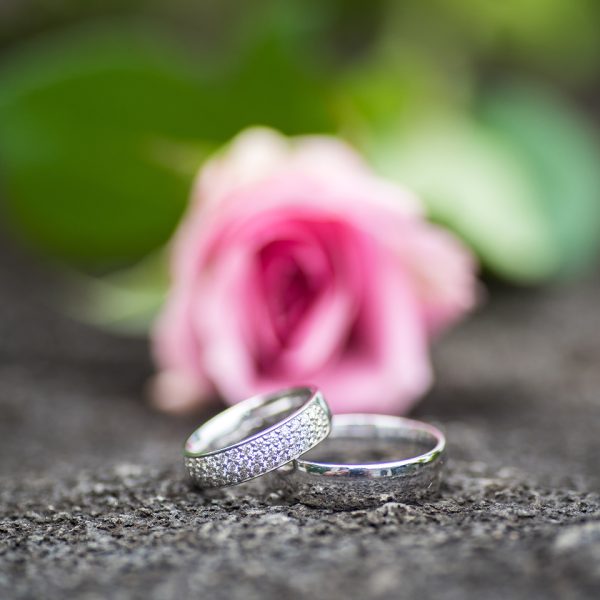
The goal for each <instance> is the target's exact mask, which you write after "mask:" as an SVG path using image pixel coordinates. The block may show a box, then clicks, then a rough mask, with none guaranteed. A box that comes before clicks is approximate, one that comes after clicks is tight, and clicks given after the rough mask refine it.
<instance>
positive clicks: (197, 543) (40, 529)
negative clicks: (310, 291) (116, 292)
mask: <svg viewBox="0 0 600 600" xmlns="http://www.w3.org/2000/svg"><path fill="white" fill-rule="evenodd" d="M2 250H5V251H4V252H2V253H0V254H1V255H2V256H3V258H2V261H0V289H2V294H0V597H1V598H7V599H9V598H19V599H21V598H22V599H25V598H35V599H38V598H48V599H53V598H56V599H64V598H85V599H90V600H92V599H94V600H95V599H100V598H108V597H109V598H115V599H121V598H123V599H129V598H140V599H142V598H143V599H144V600H148V599H152V598H156V599H161V600H162V599H171V598H173V599H175V598H177V599H181V598H188V597H189V598H192V597H202V598H210V599H215V600H220V599H223V600H235V599H238V598H239V599H243V600H253V599H260V600H269V599H270V598H281V597H285V598H286V599H287V600H294V599H296V598H324V599H329V598H332V599H333V598H360V599H364V598H374V599H387V598H390V599H391V598H395V599H397V598H447V599H454V598H455V599H457V600H465V599H470V598H473V599H483V598H489V599H496V598H497V599H499V600H500V599H502V600H504V599H506V598H517V599H518V598H523V599H525V598H527V599H534V600H535V599H537V598H539V599H544V600H547V599H552V598H575V599H577V598H597V597H599V595H600V572H599V570H598V565H599V564H600V496H599V494H598V492H599V491H600V470H599V469H598V458H599V457H600V435H598V432H599V431H600V391H599V390H600V369H598V365H599V364H600V336H599V335H598V332H599V331H600V322H599V319H600V311H599V310H598V297H599V295H598V294H599V292H600V285H599V284H598V283H597V282H594V281H591V282H587V283H585V282H584V283H580V284H577V285H573V286H571V287H568V288H558V289H548V290H544V291H543V292H542V291H540V292H525V291H515V290H507V289H502V288H494V289H492V290H491V292H490V300H489V301H488V305H487V306H485V307H484V308H483V309H482V310H481V311H480V313H479V314H478V315H476V316H475V318H473V319H472V320H471V321H469V322H468V323H466V324H464V325H463V326H462V327H460V328H459V329H457V330H456V331H455V332H454V333H453V334H452V335H450V336H448V337H447V338H446V339H445V340H443V341H442V342H441V344H440V345H439V346H438V348H437V350H436V353H435V362H436V370H437V374H438V383H437V385H436V387H435V389H433V390H432V392H431V393H430V394H429V395H428V397H427V398H426V399H425V401H424V402H423V403H422V404H421V405H420V406H419V407H418V409H417V410H416V412H415V415H416V416H417V417H420V418H424V419H426V420H430V421H432V422H434V423H436V424H438V425H439V426H441V427H442V428H443V429H444V430H445V431H446V433H447V436H448V439H449V445H450V457H451V460H450V461H449V465H448V468H447V473H446V477H445V480H444V483H443V485H442V489H441V492H440V494H439V496H438V497H436V498H433V499H431V500H430V501H427V502H425V501H423V502H419V503H416V504H401V503H387V504H384V505H383V506H379V507H375V508H371V509H368V510H355V511H348V512H334V511H331V510H322V509H315V508H309V507H306V506H303V505H301V504H293V503H290V502H287V501H286V500H285V499H284V498H283V497H281V496H280V495H278V494H277V493H273V492H271V491H269V490H268V489H267V488H266V487H265V486H264V485H263V484H262V483H261V482H260V481H257V482H254V483H250V484H246V485H244V486H240V487H239V488H234V489H228V490H225V491H216V492H211V493H202V492H198V491H196V490H193V489H191V488H190V487H189V485H188V484H187V482H186V481H185V480H184V478H183V475H182V469H181V466H180V457H179V453H180V447H181V443H182V442H183V439H184V438H185V436H186V434H188V433H189V432H190V431H191V429H193V428H194V427H195V426H196V425H197V423H198V422H200V420H202V419H204V418H206V416H207V415H206V414H198V415H195V416H193V417H188V418H185V419H184V418H179V419H175V418H173V417H167V416H164V415H159V414H156V413H154V412H153V411H152V410H151V409H150V408H148V406H147V405H146V403H145V402H144V399H143V397H142V396H143V385H144V381H145V379H146V378H147V376H148V375H149V374H150V373H151V365H150V362H149V360H148V358H147V347H146V344H145V342H143V341H132V340H127V339H118V338H116V337H112V336H109V335H106V334H102V333H99V332H97V331H94V330H92V329H90V328H88V327H85V326H83V325H81V324H77V323H74V322H72V321H69V320H68V319H66V318H65V317H62V316H60V315H59V314H57V313H56V312H55V311H54V310H53V309H52V308H51V305H50V304H49V302H48V301H47V298H48V293H49V292H52V291H53V290H56V289H57V287H56V278H55V277H54V276H52V275H49V274H48V272H46V271H42V270H39V269H37V268H36V267H35V266H32V265H31V264H30V263H29V261H26V260H24V259H22V258H14V257H13V258H9V250H10V249H7V248H2Z"/></svg>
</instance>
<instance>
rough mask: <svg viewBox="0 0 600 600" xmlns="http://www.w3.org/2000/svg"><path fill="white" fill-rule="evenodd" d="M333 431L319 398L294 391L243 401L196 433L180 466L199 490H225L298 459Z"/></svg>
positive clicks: (308, 392)
mask: <svg viewBox="0 0 600 600" xmlns="http://www.w3.org/2000/svg"><path fill="white" fill-rule="evenodd" d="M330 431H331V412H330V410H329V407H328V406H327V403H326V402H325V399H324V398H323V395H322V394H321V392H319V391H318V390H317V389H315V388H312V387H298V388H291V389H288V390H282V391H279V392H276V393H274V394H264V395H260V396H255V397H253V398H249V399H248V400H244V401H243V402H240V403H239V404H236V405H235V406H232V407H231V408H228V409H227V410H224V411H223V412H222V413H219V414H218V415H217V416H216V417H213V418H212V419H210V421H207V422H206V423H205V424H204V425H202V426H201V427H199V428H198V429H196V431H194V433H192V435H191V436H190V437H189V438H188V440H187V442H186V444H185V448H184V462H185V467H186V470H187V472H188V474H189V476H190V477H191V479H192V481H193V482H194V483H195V484H196V485H198V486H199V487H204V488H211V487H225V486H230V485H236V484H238V483H243V482H244V481H248V480H249V479H254V478H255V477H260V476H261V475H264V474H265V473H268V472H269V471H272V470H273V469H277V468H278V467H281V466H282V465H285V464H286V463H288V462H290V461H291V460H294V459H295V458H298V457H300V456H302V454H304V453H305V452H307V451H308V450H310V449H311V448H313V447H314V446H316V445H317V444H318V443H319V442H321V441H322V440H324V439H325V438H326V437H327V436H328V435H329V432H330Z"/></svg>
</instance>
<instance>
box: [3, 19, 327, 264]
mask: <svg viewBox="0 0 600 600" xmlns="http://www.w3.org/2000/svg"><path fill="white" fill-rule="evenodd" d="M271 33H272V32H271V31H267V32H260V35H258V34H257V35H255V36H254V37H252V38H251V39H249V40H248V42H247V43H246V46H245V50H244V52H241V53H239V55H238V57H239V58H238V60H236V61H234V62H231V63H230V64H227V65H226V66H225V67H224V68H222V69H221V70H217V71H215V70H214V69H213V70H211V69H209V68H208V67H204V68H202V66H198V67H196V68H195V69H193V68H191V66H190V65H189V64H188V63H187V61H186V60H185V58H184V57H183V56H181V55H180V53H178V52H177V51H175V49H174V48H173V47H172V44H169V43H166V42H164V41H162V40H161V37H160V36H159V35H157V34H154V35H151V32H145V33H143V32H142V33H140V32H139V31H137V30H129V29H125V30H118V29H114V28H109V29H108V30H107V29H106V28H104V29H100V30H85V31H78V32H77V33H75V34H72V35H70V36H63V37H61V38H60V39H58V40H57V39H50V40H45V41H43V42H41V43H39V44H38V45H36V46H34V47H30V48H28V49H27V51H26V52H25V53H22V54H20V55H18V56H15V57H11V60H10V61H9V62H8V66H7V67H5V69H4V71H3V72H2V73H1V74H0V78H1V80H2V86H1V88H0V131H1V135H0V159H1V161H2V163H1V164H2V168H3V170H4V174H5V180H6V186H7V191H8V197H7V199H8V205H9V210H10V213H11V215H12V216H13V218H14V219H15V221H16V222H17V223H18V224H19V227H20V230H21V231H22V232H24V233H26V234H27V235H28V236H29V238H31V239H32V240H34V241H35V242H36V243H37V244H38V245H39V246H40V247H42V248H43V249H45V250H46V251H48V252H49V253H51V254H53V255H56V256H58V257H61V258H64V259H67V260H69V261H72V262H75V263H80V264H88V265H103V264H113V263H117V264H118V263H122V262H126V261H129V260H134V259H137V258H141V257H143V256H144V255H145V254H146V253H147V252H149V251H151V250H153V249H155V248H156V247H157V246H159V245H161V244H163V243H165V242H166V240H167V239H168V237H169V236H170V234H171V233H172V231H173V229H174V226H175V224H176V223H177V221H178V219H179V217H180V216H181V213H182V211H183V209H184V207H185V205H186V202H187V195H188V193H189V188H190V184H191V178H192V177H193V175H194V174H195V172H196V170H197V168H198V166H199V164H200V163H201V160H202V158H203V157H204V156H205V155H206V153H207V151H210V150H212V149H214V148H215V147H217V146H218V145H219V144H222V143H223V142H225V141H226V140H228V139H229V138H230V137H232V136H233V135H235V134H236V133H237V132H238V131H239V130H240V129H241V128H243V127H245V126H247V125H248V124H251V123H263V122H269V123H270V124H272V125H273V126H274V127H277V128H278V129H281V130H282V131H284V132H286V133H289V134H294V133H302V132H305V131H327V130H331V129H332V124H333V121H332V120H331V118H329V116H328V114H327V112H326V110H325V107H324V104H323V102H322V99H321V97H320V94H321V90H322V87H323V84H320V83H318V82H317V79H316V78H315V77H313V76H312V75H311V73H310V72H308V71H305V70H303V69H302V67H301V65H300V64H299V63H298V61H297V60H296V57H295V55H294V54H293V53H290V52H288V50H287V48H286V46H285V44H283V43H279V39H278V38H277V37H276V36H274V35H271ZM274 82H276V85H274ZM265 90H268V93H267V94H265Z"/></svg>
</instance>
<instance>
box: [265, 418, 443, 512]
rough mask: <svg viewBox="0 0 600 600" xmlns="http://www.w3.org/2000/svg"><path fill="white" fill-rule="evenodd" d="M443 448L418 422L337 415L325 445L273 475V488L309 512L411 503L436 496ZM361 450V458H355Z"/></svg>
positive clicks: (440, 436) (436, 436)
mask: <svg viewBox="0 0 600 600" xmlns="http://www.w3.org/2000/svg"><path fill="white" fill-rule="evenodd" d="M361 445H362V448H361ZM445 446H446V441H445V438H444V435H443V434H442V433H441V432H440V431H439V430H438V429H437V428H435V427H433V426H432V425H428V424H427V423H421V422H420V421H413V420H411V419H403V418H401V417H393V416H385V415H362V414H353V415H336V416H335V417H333V422H332V430H331V435H330V436H329V438H328V439H327V441H325V442H324V443H323V444H320V445H319V447H318V448H316V449H315V450H313V451H312V452H310V453H309V454H308V455H306V456H303V457H302V458H299V459H297V460H295V461H294V462H293V463H291V464H289V465H285V466H284V467H282V468H281V469H278V470H277V471H274V473H273V474H272V476H271V484H272V485H273V484H274V485H276V486H277V487H278V488H280V489H283V490H284V492H287V495H288V496H289V497H291V498H293V499H295V500H297V501H300V502H303V503H304V504H308V505H311V506H320V507H328V508H337V509H349V508H364V507H368V506H375V505H377V504H382V503H384V502H387V501H390V500H391V501H396V502H406V501H412V500H416V499H419V498H422V497H424V496H427V495H429V494H431V493H432V492H435V491H437V489H438V487H439V479H440V469H441V467H442V465H443V462H444V449H445ZM361 450H362V451H363V455H360V454H357V452H359V453H360V451H361ZM365 451H366V453H367V454H368V456H364V452H365ZM390 457H391V458H393V459H394V460H391V461H388V460H387V458H390ZM365 458H366V459H367V460H365ZM324 459H326V461H325V460H324Z"/></svg>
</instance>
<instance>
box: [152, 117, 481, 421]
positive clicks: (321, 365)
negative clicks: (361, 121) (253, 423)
mask: <svg viewBox="0 0 600 600" xmlns="http://www.w3.org/2000/svg"><path fill="white" fill-rule="evenodd" d="M172 277H173V284H172V289H171V291H170V296H169V298H168V301H167V304H166V307H165V308H164V311H163V313H162V315H161V317H160V318H159V320H158V323H157V326H156V330H155V335H154V348H155V355H156V359H157V362H158V365H159V367H160V368H161V372H160V373H159V375H158V377H157V380H156V387H155V390H156V391H157V394H156V396H155V397H156V401H157V402H158V404H159V405H160V406H162V407H163V408H166V409H171V410H180V409H184V408H187V407H188V406H190V405H193V404H196V403H198V402H200V401H201V400H202V398H205V397H208V396H209V395H210V394H214V392H215V391H216V392H218V393H219V394H220V395H221V396H222V397H223V398H224V399H225V400H226V401H227V402H229V403H235V402H237V401H239V400H241V399H243V398H245V397H248V396H250V395H253V394H256V393H259V392H264V391H272V390H275V389H277V388H281V387H284V386H289V385H293V384H300V383H311V384H315V385H318V386H320V387H321V389H322V390H323V392H324V394H325V396H326V398H327V399H328V401H329V403H330V405H331V407H332V409H333V411H335V412H356V411H368V412H380V413H401V412H406V411H407V410H408V409H409V408H410V407H411V405H412V404H413V403H414V402H415V400H416V399H417V398H419V396H421V395H422V394H423V393H424V392H425V391H426V390H427V388H428V386H429V384H430V382H431V367H430V362H429V356H428V342H429V340H430V338H431V336H432V335H434V334H435V333H437V332H439V331H440V330H441V329H443V328H445V327H446V326H448V325H449V324H450V323H451V322H453V321H455V320H456V319H457V318H458V317H460V316H461V315H463V314H464V313H465V311H467V310H469V309H470V308H471V307H472V306H473V304H474V296H475V293H474V291H475V278H474V266H473V261H472V259H471V256H470V254H469V253H468V252H467V251H466V250H465V248H463V247H462V245H460V244H459V242H458V241H457V240H455V239H454V238H453V237H452V236H451V235H450V234H449V233H448V232H446V231H444V230H442V229H440V228H438V227H435V226H433V225H431V224H429V223H427V222H426V221H425V220H424V218H423V213H422V208H421V206H420V204H419V202H418V200H417V199H416V198H415V197H414V196H413V195H412V194H411V193H410V192H408V191H406V190H404V189H402V188H400V187H398V186H397V185H394V184H392V183H390V182H388V181H384V180H382V179H380V178H378V177H376V176H375V175H374V174H373V173H372V172H371V171H369V169H368V168H367V166H366V165H365V164H364V163H363V162H362V161H361V159H360V157H359V156H357V154H356V153H355V152H354V151H353V150H352V149H350V148H349V147H348V146H346V145H344V144H343V143H342V142H340V141H338V140H336V139H333V138H328V137H306V138H298V139H295V140H292V141H290V140H288V139H286V138H284V137H283V136H281V135H279V134H277V133H276V132H274V131H270V130H266V129H252V130H248V131H246V132H244V133H242V134H241V135H239V136H238V137H237V138H236V139H235V140H234V141H233V142H232V144H231V145H230V146H229V147H228V148H227V149H226V150H225V152H224V153H222V154H221V155H219V156H217V157H216V158H214V159H213V160H212V161H210V162H209V163H208V164H207V165H206V166H205V167H204V168H203V169H202V172H201V174H200V176H199V179H198V182H197V186H196V189H195V192H194V195H193V200H192V204H191V207H190V209H189V212H188V214H187V216H186V218H185V219H184V220H183V222H182V224H181V227H180V228H179V231H178V232H177V235H176V239H175V245H174V248H173V262H172Z"/></svg>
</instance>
